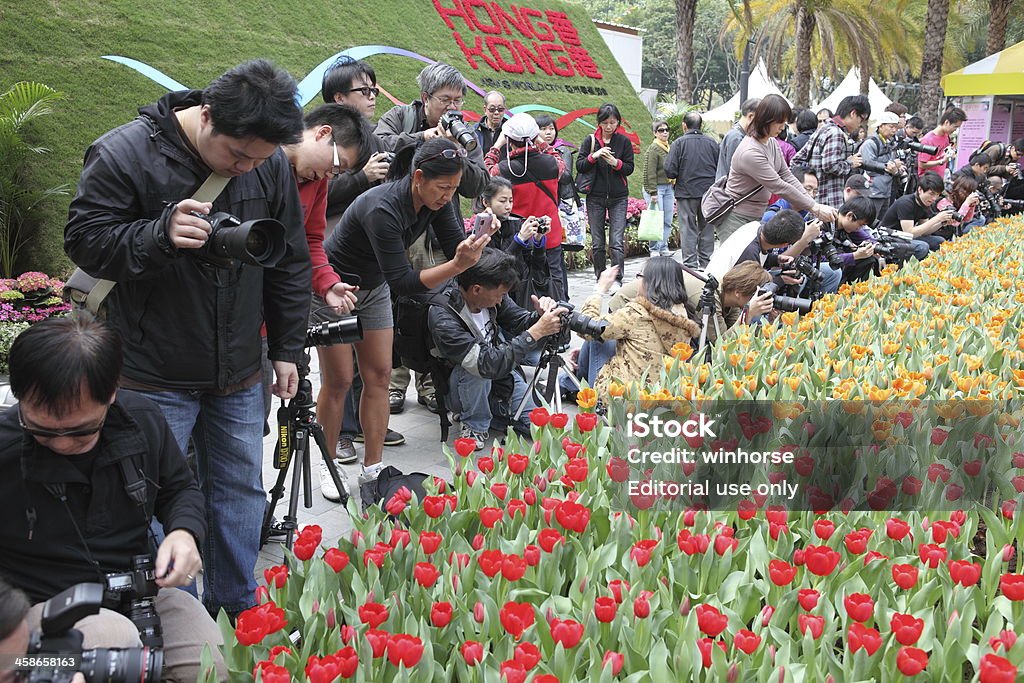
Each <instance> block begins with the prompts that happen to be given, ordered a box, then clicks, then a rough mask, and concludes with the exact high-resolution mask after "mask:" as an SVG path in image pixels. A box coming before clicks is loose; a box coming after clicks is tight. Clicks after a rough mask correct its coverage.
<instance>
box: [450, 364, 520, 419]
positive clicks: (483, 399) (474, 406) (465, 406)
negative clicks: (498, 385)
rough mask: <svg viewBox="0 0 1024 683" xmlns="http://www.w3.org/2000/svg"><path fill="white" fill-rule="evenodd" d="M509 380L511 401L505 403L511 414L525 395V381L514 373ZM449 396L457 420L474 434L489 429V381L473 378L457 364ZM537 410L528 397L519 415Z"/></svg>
mask: <svg viewBox="0 0 1024 683" xmlns="http://www.w3.org/2000/svg"><path fill="white" fill-rule="evenodd" d="M512 380H513V381H514V382H515V385H514V387H513V389H512V399H511V401H510V403H509V406H510V410H509V412H510V413H512V414H514V413H515V411H516V409H517V408H519V402H520V401H522V400H523V397H524V396H526V395H527V394H526V389H527V387H526V382H524V381H523V378H522V377H521V376H520V375H519V373H518V372H513V373H512ZM449 383H450V385H451V397H452V399H453V401H452V404H453V405H452V410H453V412H457V413H459V420H460V421H461V422H462V424H464V425H466V426H468V427H469V428H470V429H471V430H473V431H474V432H478V433H480V434H486V433H487V432H488V431H489V430H490V428H491V406H490V403H489V402H488V397H489V396H490V395H491V380H489V379H484V378H483V377H477V376H476V375H474V374H472V373H471V372H469V370H466V369H465V368H464V367H462V366H461V365H457V366H456V367H455V369H454V370H452V376H451V380H449ZM536 407H537V404H536V403H535V402H534V400H533V396H530V397H529V398H527V400H526V406H525V407H524V408H523V415H526V414H527V413H529V412H530V411H531V410H533V409H534V408H536Z"/></svg>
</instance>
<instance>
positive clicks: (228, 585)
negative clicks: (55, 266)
mask: <svg viewBox="0 0 1024 683" xmlns="http://www.w3.org/2000/svg"><path fill="white" fill-rule="evenodd" d="M296 90H297V87H296V84H295V81H294V79H292V77H291V76H289V75H288V74H287V73H285V72H284V71H281V70H279V69H277V68H276V67H274V66H273V65H271V64H270V63H268V62H266V61H263V60H256V61H252V62H248V63H246V64H243V65H241V66H239V67H236V68H234V69H232V70H231V71H228V72H227V73H225V74H224V75H222V76H221V77H219V78H218V79H217V80H215V81H214V82H213V83H212V84H211V85H210V86H209V87H207V88H206V90H203V91H199V90H194V91H187V92H174V93H169V94H167V95H165V96H164V97H162V98H161V99H160V100H159V101H158V102H157V103H156V104H153V105H149V106H146V107H143V108H142V109H141V110H140V114H141V116H139V117H138V118H137V119H135V120H134V121H132V122H131V123H128V124H125V125H123V126H121V127H119V128H116V129H114V130H113V131H111V132H109V133H107V134H105V135H103V136H102V137H101V138H100V139H99V140H97V141H96V142H95V143H93V145H92V146H91V147H90V148H89V150H88V151H87V152H86V156H85V167H84V169H83V171H82V176H81V179H80V180H79V183H78V192H77V194H76V195H75V198H74V199H73V200H72V202H71V207H70V209H69V212H68V213H69V215H68V223H67V227H66V228H65V231H64V248H65V250H66V251H67V253H68V256H70V257H71V259H72V260H73V261H74V262H75V263H77V264H78V265H79V266H80V267H81V268H82V269H83V270H85V271H86V272H87V273H89V274H90V275H93V276H95V277H100V278H105V279H107V280H113V281H114V282H116V283H117V284H116V286H115V287H114V288H113V290H112V291H111V293H110V295H109V296H108V297H107V309H108V317H109V320H110V322H111V324H112V325H113V326H114V328H115V329H116V330H117V331H118V332H119V333H120V334H121V336H122V338H123V339H124V342H125V363H124V371H123V373H122V375H121V386H122V387H125V388H129V389H135V390H139V391H141V392H143V393H145V395H146V396H148V397H149V398H150V399H152V400H153V401H155V402H156V403H157V404H158V405H159V406H160V408H161V410H162V411H163V413H164V416H165V417H166V418H167V422H168V424H169V425H170V427H171V431H172V432H173V433H174V437H175V440H176V441H177V442H178V446H179V448H181V450H182V451H184V450H185V448H186V446H187V444H188V440H189V438H190V437H191V438H192V440H193V443H194V445H195V450H196V458H197V466H198V472H199V479H200V482H199V483H200V485H201V486H202V489H203V492H204V494H205V496H206V508H207V511H208V514H209V515H210V521H211V524H210V533H209V536H208V537H207V539H206V543H205V545H204V547H203V557H204V558H205V561H206V565H207V571H206V574H205V578H204V591H203V601H204V603H205V604H206V606H207V608H209V609H210V610H211V611H216V610H217V609H219V608H221V607H223V608H224V609H225V610H227V612H228V613H229V614H237V613H238V612H241V611H242V610H244V609H246V608H248V607H252V606H253V605H254V604H255V590H256V582H255V580H254V577H253V573H254V569H255V565H256V559H257V555H258V551H259V537H260V525H261V521H262V519H263V512H264V508H265V506H266V494H265V493H264V491H263V485H262V463H263V421H264V420H263V395H262V389H261V384H260V382H261V372H260V366H261V354H262V351H261V344H260V327H261V325H262V324H263V323H264V320H265V321H266V331H267V343H268V347H269V352H268V356H269V358H270V360H271V363H272V365H273V368H274V372H275V374H276V378H277V381H276V383H275V385H274V387H273V392H274V394H275V395H277V396H280V397H281V398H291V396H292V395H293V394H294V392H295V388H296V386H297V384H298V372H297V370H296V363H297V362H298V361H299V360H301V358H302V352H303V346H304V344H305V336H306V335H305V332H306V326H307V322H308V317H309V292H310V286H311V282H310V270H311V269H310V263H309V249H308V247H307V245H306V239H305V234H304V231H303V223H302V206H301V204H300V202H299V196H298V190H297V188H296V185H295V179H294V177H293V174H292V170H291V167H290V165H289V163H288V159H287V157H286V156H285V153H284V151H283V150H281V149H280V148H279V146H280V145H281V144H290V143H295V142H298V141H299V140H300V139H301V134H302V128H303V125H302V112H301V110H300V109H299V108H298V107H297V106H296V105H295V93H296ZM211 175H217V176H221V177H226V178H230V181H229V182H228V183H227V186H226V187H225V188H224V189H223V190H222V191H221V192H220V194H219V196H218V197H217V198H216V200H214V201H213V202H212V204H211V203H208V202H198V201H196V200H194V199H191V197H192V196H193V195H194V194H195V192H196V190H197V188H199V186H200V185H201V184H203V183H204V181H206V180H207V178H208V177H210V176H211ZM217 211H226V212H228V213H230V214H233V215H235V216H237V217H238V218H239V219H240V220H242V221H248V220H253V219H257V218H275V219H277V220H278V221H280V222H281V223H282V224H283V225H284V226H285V232H286V239H287V242H288V250H287V253H286V254H285V256H284V257H283V258H282V259H281V260H280V262H279V263H278V264H277V266H275V267H273V268H260V267H258V266H253V265H248V264H238V263H234V264H233V265H232V266H229V267H223V266H219V265H213V264H211V263H210V262H209V261H208V259H206V258H205V257H204V252H203V251H201V248H202V247H204V246H205V245H206V243H207V240H208V239H209V233H210V229H211V227H210V224H209V223H208V222H207V221H206V220H204V219H203V218H202V217H201V215H204V214H212V213H214V212H217ZM197 214H200V215H197Z"/></svg>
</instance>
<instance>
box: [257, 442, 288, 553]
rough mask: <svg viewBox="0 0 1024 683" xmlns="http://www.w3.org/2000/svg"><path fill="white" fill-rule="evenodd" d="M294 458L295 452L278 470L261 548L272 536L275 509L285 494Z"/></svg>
mask: <svg viewBox="0 0 1024 683" xmlns="http://www.w3.org/2000/svg"><path fill="white" fill-rule="evenodd" d="M294 460H295V454H294V453H293V454H292V457H291V458H289V459H288V464H287V465H286V466H285V467H284V469H282V470H279V471H278V474H277V481H276V482H274V487H273V488H271V489H270V502H269V503H267V511H266V512H265V513H264V515H263V528H262V529H261V530H260V547H261V548H262V547H263V546H264V545H266V543H267V540H268V539H269V538H270V531H271V529H272V528H273V525H274V510H275V509H276V508H277V504H278V503H279V502H280V501H281V497H282V496H284V482H285V479H286V478H287V477H288V469H289V468H290V467H291V466H292V462H294Z"/></svg>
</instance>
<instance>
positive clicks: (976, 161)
mask: <svg viewBox="0 0 1024 683" xmlns="http://www.w3.org/2000/svg"><path fill="white" fill-rule="evenodd" d="M1000 151H1001V150H1000ZM1002 156H1003V155H1002V154H1000V155H999V157H1000V158H1002ZM968 163H969V164H970V165H971V166H991V165H992V163H993V162H992V157H990V156H989V155H988V154H985V152H975V153H974V154H972V155H971V160H970V161H969V162H968Z"/></svg>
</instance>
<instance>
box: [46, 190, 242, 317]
mask: <svg viewBox="0 0 1024 683" xmlns="http://www.w3.org/2000/svg"><path fill="white" fill-rule="evenodd" d="M230 181H231V178H225V177H223V176H219V175H217V174H216V173H211V174H210V175H209V176H208V177H207V178H206V180H204V181H203V184H202V185H200V186H199V189H197V190H196V191H195V193H193V195H192V199H194V200H196V201H197V202H203V203H207V202H209V203H210V204H212V203H213V202H214V200H216V199H217V197H219V196H220V193H221V192H222V191H223V190H224V188H225V187H227V185H228V182H230ZM116 284H117V283H116V282H115V281H114V280H101V279H99V278H94V277H93V276H91V275H89V274H88V273H86V272H85V271H84V270H82V269H81V268H75V272H74V273H72V274H71V277H69V278H68V281H67V285H66V286H65V288H64V291H65V296H66V297H67V298H68V300H70V301H71V302H72V303H75V304H77V305H78V306H79V307H81V308H84V309H86V310H88V311H89V312H90V313H92V314H93V315H98V314H99V312H100V307H101V306H102V305H103V300H104V299H106V298H107V296H108V295H109V294H110V291H111V290H112V289H114V285H116Z"/></svg>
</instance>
